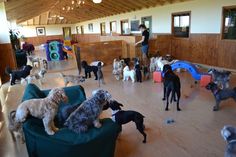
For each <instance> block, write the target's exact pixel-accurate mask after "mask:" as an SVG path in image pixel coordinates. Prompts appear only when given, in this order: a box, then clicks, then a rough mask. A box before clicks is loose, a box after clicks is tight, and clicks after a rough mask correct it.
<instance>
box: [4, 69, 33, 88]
mask: <svg viewBox="0 0 236 157" xmlns="http://www.w3.org/2000/svg"><path fill="white" fill-rule="evenodd" d="M32 68H33V67H32V66H30V65H26V66H24V67H23V69H22V70H15V71H13V70H11V68H10V67H6V69H5V72H6V73H7V74H8V75H10V83H11V85H14V84H16V80H21V79H22V78H23V79H25V78H26V77H27V76H29V75H30V71H31V70H32Z"/></svg>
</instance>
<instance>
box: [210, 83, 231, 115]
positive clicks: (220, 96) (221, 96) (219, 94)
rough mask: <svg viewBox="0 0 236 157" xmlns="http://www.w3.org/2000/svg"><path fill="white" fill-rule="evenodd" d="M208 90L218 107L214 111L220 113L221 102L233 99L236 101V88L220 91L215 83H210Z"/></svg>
mask: <svg viewBox="0 0 236 157" xmlns="http://www.w3.org/2000/svg"><path fill="white" fill-rule="evenodd" d="M206 89H207V90H210V91H211V92H212V94H213V95H214V97H215V101H216V105H215V106H214V108H213V111H218V110H219V109H220V102H221V101H222V100H226V99H229V98H233V99H234V101H236V87H234V88H233V89H229V88H226V89H220V88H219V87H218V85H217V84H216V83H214V82H210V83H209V84H208V85H207V86H206Z"/></svg>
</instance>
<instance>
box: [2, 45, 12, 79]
mask: <svg viewBox="0 0 236 157" xmlns="http://www.w3.org/2000/svg"><path fill="white" fill-rule="evenodd" d="M0 63H1V64H0V78H1V83H5V82H7V81H9V76H8V75H7V74H6V73H5V68H6V67H7V66H9V67H11V68H13V69H15V68H16V56H15V54H14V52H13V49H12V46H11V44H0Z"/></svg>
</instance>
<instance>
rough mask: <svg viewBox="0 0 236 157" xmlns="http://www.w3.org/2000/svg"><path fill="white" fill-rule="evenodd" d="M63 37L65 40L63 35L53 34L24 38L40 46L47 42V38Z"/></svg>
mask: <svg viewBox="0 0 236 157" xmlns="http://www.w3.org/2000/svg"><path fill="white" fill-rule="evenodd" d="M53 39H61V40H63V36H62V35H52V36H37V37H26V39H24V40H25V41H26V42H28V43H31V44H33V45H34V46H39V45H41V44H44V43H46V42H47V40H53Z"/></svg>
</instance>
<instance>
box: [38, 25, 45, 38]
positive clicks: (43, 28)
mask: <svg viewBox="0 0 236 157" xmlns="http://www.w3.org/2000/svg"><path fill="white" fill-rule="evenodd" d="M36 34H37V36H43V35H46V31H45V27H36Z"/></svg>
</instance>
